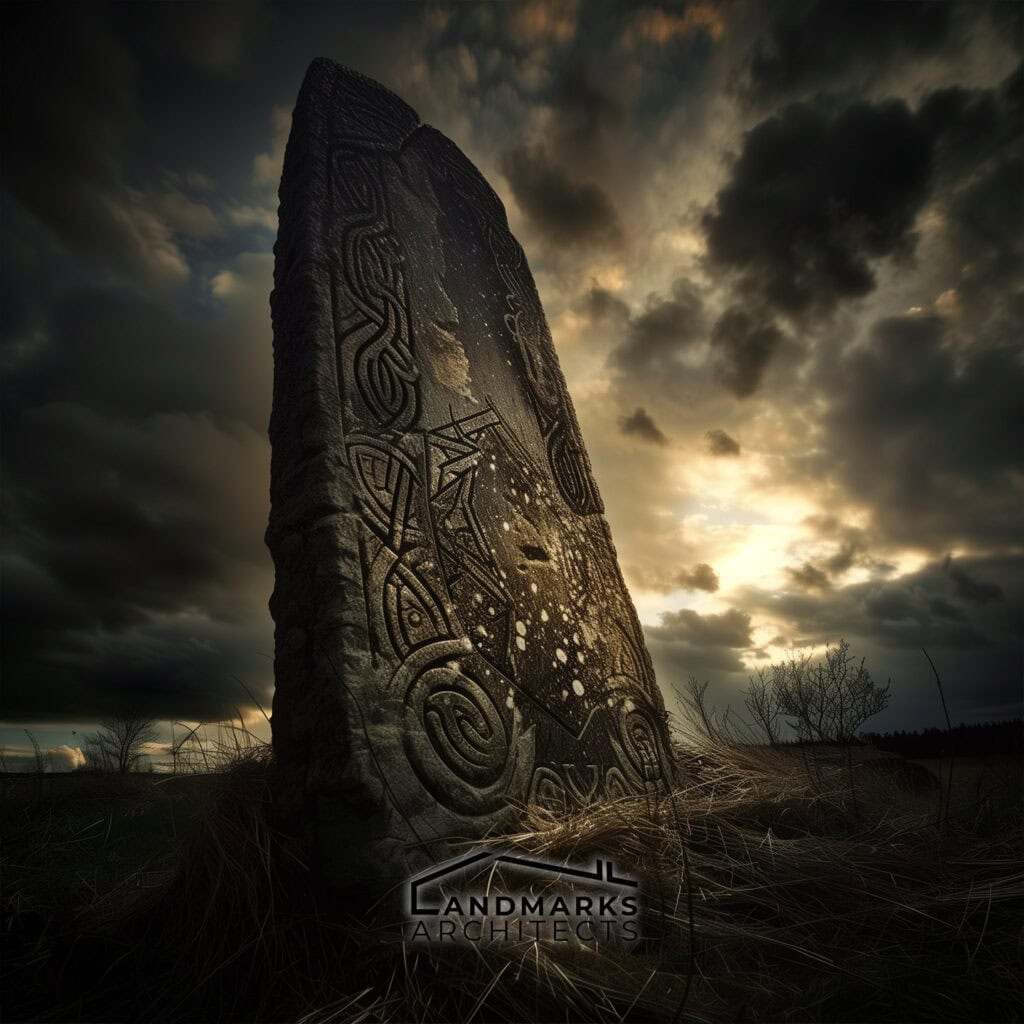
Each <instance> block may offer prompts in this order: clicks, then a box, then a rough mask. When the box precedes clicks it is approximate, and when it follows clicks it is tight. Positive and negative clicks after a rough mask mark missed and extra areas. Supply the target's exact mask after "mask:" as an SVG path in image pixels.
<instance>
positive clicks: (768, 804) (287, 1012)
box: [0, 747, 1024, 1022]
mask: <svg viewBox="0 0 1024 1024" xmlns="http://www.w3.org/2000/svg"><path fill="white" fill-rule="evenodd" d="M686 760H687V763H688V765H689V772H688V776H687V781H686V783H685V785H684V786H683V787H682V788H681V789H680V790H679V791H678V792H677V793H676V794H675V795H674V796H673V798H672V799H671V800H663V801H660V802H653V803H652V802H647V801H643V800H632V801H622V802H619V803H616V804H611V805H607V806H605V807H602V808H598V809H595V810H592V811H591V812H589V813H588V814H586V815H582V816H579V817H577V818H571V819H567V820H566V819H562V820H557V821H556V820H553V819H552V818H549V817H544V816H543V815H541V814H539V813H537V814H534V815H533V816H532V817H529V818H528V819H527V820H526V821H525V823H524V829H523V832H522V834H520V835H517V836H512V837H505V838H504V839H503V840H502V843H503V845H505V846H517V847H520V848H522V849H525V850H531V851H533V852H535V853H541V852H543V853H545V854H547V855H549V856H550V855H555V856H560V857H565V856H568V855H577V856H580V857H582V856H583V855H584V854H588V853H593V852H594V851H598V852H600V853H604V854H607V855H610V856H612V857H614V859H615V863H616V864H617V865H621V866H622V867H623V868H626V869H629V870H631V871H633V872H634V873H635V874H637V875H638V876H639V877H641V878H643V879H644V880H645V885H646V886H647V889H648V891H649V892H650V893H651V894H653V896H652V899H651V901H650V906H651V911H650V914H649V919H648V922H647V925H646V927H647V928H648V934H649V935H652V936H656V941H653V942H648V943H645V944H643V945H642V946H641V947H640V948H639V950H638V951H635V952H632V953H625V952H622V951H617V950H609V949H602V950H601V951H600V952H592V951H586V950H579V949H574V948H571V947H568V948H555V947H553V946H551V945H550V944H547V945H545V944H539V945H538V944H536V943H524V944H521V945H518V946H517V945H511V946H505V947H502V948H500V949H491V950H480V951H478V950H474V949H469V950H467V949H453V948H451V947H450V946H448V947H440V946H427V947H423V946H418V947H416V948H413V947H412V946H410V945H408V944H406V943H403V941H402V938H401V934H400V933H399V932H398V931H397V930H396V929H394V928H388V927H374V928H367V927H366V925H365V923H364V922H363V921H361V920H359V919H357V918H353V917H351V916H346V914H345V912H344V911H342V910H341V909H340V908H338V907H336V906H332V904H331V899H330V896H329V895H328V894H326V893H323V892H320V891H318V890H317V888H316V886H315V885H314V884H313V882H312V881H311V879H310V875H309V872H307V871H306V870H305V865H304V863H303V859H302V855H301V852H300V851H299V850H297V849H296V848H294V846H293V845H292V844H291V843H290V841H289V840H287V839H286V838H285V837H282V836H280V835H278V834H277V833H276V832H275V831H274V830H273V828H271V827H269V825H268V821H269V820H270V819H271V817H272V816H271V815H270V814H269V813H268V807H269V804H268V800H269V797H268V790H267V786H266V781H267V776H268V764H267V760H266V757H265V756H261V755H258V754H256V755H251V756H248V757H246V758H245V759H243V760H242V761H241V762H240V763H238V764H236V765H235V766H234V767H233V768H231V769H230V770H227V771H222V772H217V773H209V774H204V775H195V776H176V777H168V776H159V775H137V776H132V777H128V778H126V779H123V780H122V779H117V778H115V777H109V776H101V775H88V774H83V773H76V774H69V775H45V776H36V775H6V776H0V799H2V804H0V815H2V821H0V824H2V833H3V837H4V847H3V861H2V869H3V875H2V897H3V902H2V910H3V921H2V925H3V932H2V936H3V939H2V941H3V946H2V956H3V964H2V966H3V979H2V986H0V990H2V999H3V1006H2V1010H3V1019H4V1020H5V1021H18V1020H89V1021H92V1020H96V1021H99V1020H104V1021H108V1020H109V1021H121V1020H124V1021H138V1020H161V1021H163V1020H167V1021H193V1020H288V1021H298V1020H308V1021H324V1022H327V1021H332V1022H335V1021H336V1022H342V1021H352V1022H356V1021H366V1022H372V1021H381V1022H383V1021H458V1020H474V1021H484V1020H501V1021H519V1020H532V1021H549V1020H550V1021H556V1020H557V1021H589V1020H594V1021H626V1020H629V1021H649V1020H659V1021H661V1020H663V1021H674V1020H687V1021H704V1020H707V1021H734V1020H748V1021H754V1020H780V1021H818V1020H821V1021H826V1020H827V1021H882V1020H886V1021H979V1020H987V1021H1011V1020H1020V1019H1022V1016H1024V1015H1022V1004H1021V993H1022V990H1021V978H1022V977H1024V964H1022V962H1021V956H1022V947H1024V932H1022V924H1024V854H1022V838H1021V837H1022V823H1024V817H1022V807H1021V800H1022V785H1021V764H1020V762H1019V760H1018V759H1016V758H1006V757H1003V758H990V759H985V758H981V759H978V758H973V759H970V760H967V761H961V762H958V764H957V770H956V772H955V774H954V784H953V788H952V791H951V792H950V793H948V794H946V793H944V791H943V788H941V787H940V786H939V783H938V772H937V771H936V770H935V769H936V767H937V766H936V765H932V764H931V763H923V764H918V765H914V764H909V763H907V762H903V761H902V760H900V759H896V760H893V759H889V758H886V759H881V760H884V763H878V764H873V763H871V762H870V759H865V760H859V761H857V762H856V763H854V764H853V765H852V771H851V766H850V765H845V764H842V763H840V762H839V761H836V760H835V759H834V758H832V759H830V758H824V759H815V758H813V757H810V758H809V757H808V756H807V755H806V752H794V751H776V752H772V751H765V750H752V749H749V748H723V747H717V748H708V749H704V750H699V751H698V750H696V749H691V750H689V751H688V752H687V754H686ZM943 777H944V776H943ZM851 778H852V782H853V786H852V790H851ZM947 795H948V797H949V800H948V804H949V807H948V814H947V812H946V810H945V804H946V801H945V799H944V797H945V796H947Z"/></svg>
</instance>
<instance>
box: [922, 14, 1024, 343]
mask: <svg viewBox="0 0 1024 1024" xmlns="http://www.w3.org/2000/svg"><path fill="white" fill-rule="evenodd" d="M1022 11H1024V8H1022ZM918 116H919V120H920V121H921V123H922V125H924V126H925V128H926V130H927V131H928V132H929V133H930V134H931V136H932V137H933V138H934V139H935V147H936V163H937V178H938V180H939V183H940V186H945V190H944V193H943V196H942V205H943V207H944V209H945V212H946V216H947V222H948V231H949V239H950V243H951V249H952V250H953V251H954V252H955V253H956V255H957V257H958V260H959V264H960V268H961V275H960V281H959V284H958V293H959V297H960V300H961V301H962V302H965V303H966V304H967V305H968V307H969V311H970V313H971V314H972V315H973V316H977V317H980V318H982V319H987V318H988V317H989V316H990V315H991V314H992V312H993V310H994V311H996V312H997V313H998V312H1000V311H1006V310H1011V311H1012V313H1013V315H1014V316H1015V317H1016V320H1017V323H1018V324H1019V323H1020V319H1021V314H1022V306H1024V231H1021V225H1022V224H1024V189H1022V188H1021V182H1022V181H1024V132H1022V131H1021V125H1022V124H1024V64H1021V65H1018V67H1017V69H1016V70H1015V71H1014V72H1013V73H1012V74H1011V75H1009V76H1008V77H1007V79H1006V80H1005V81H1004V82H1003V83H1001V85H1000V86H999V87H998V88H995V89H962V88H956V87H952V88H948V89H942V90H938V91H936V92H934V93H932V94H931V95H930V96H929V97H928V98H927V99H926V100H925V102H924V103H923V104H922V106H921V110H920V112H919V115H918ZM1014 303H1015V304H1016V309H1013V306H1014Z"/></svg>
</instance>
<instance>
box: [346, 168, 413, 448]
mask: <svg viewBox="0 0 1024 1024" xmlns="http://www.w3.org/2000/svg"><path fill="white" fill-rule="evenodd" d="M380 159H381V158H380V157H376V156H373V155H370V154H367V153H363V152H360V151H358V150H354V149H349V148H337V149H335V150H334V152H333V153H332V159H331V187H332V190H333V197H332V198H333V203H332V211H333V213H334V216H335V218H336V221H335V224H334V234H335V236H336V243H335V244H336V252H337V253H338V255H339V257H340V259H339V270H340V273H339V274H338V275H337V276H336V278H335V281H336V285H337V287H338V288H339V289H341V290H342V291H343V292H344V294H343V295H336V296H335V299H334V304H335V314H336V332H337V345H338V382H339V386H340V387H341V398H342V401H343V402H344V401H345V399H346V397H347V392H348V390H349V387H350V386H351V384H354V385H355V391H356V392H357V393H358V395H359V397H360V399H361V401H362V406H363V411H364V413H365V414H368V415H369V417H370V418H371V421H372V422H373V423H374V425H376V426H380V427H384V428H391V429H394V430H407V429H408V428H409V427H410V426H412V425H413V424H414V423H415V422H416V419H417V416H418V413H419V394H418V390H417V383H418V381H419V368H418V367H417V365H416V361H415V359H414V357H413V353H414V347H415V346H414V341H413V335H412V318H411V316H410V314H409V291H408V287H407V285H406V280H405V271H404V262H405V257H404V255H403V251H402V245H401V242H400V240H399V237H398V235H397V233H396V232H395V229H394V226H393V224H392V223H391V212H390V208H389V204H388V202H387V196H386V195H385V190H384V180H383V174H382V172H381V167H380Z"/></svg>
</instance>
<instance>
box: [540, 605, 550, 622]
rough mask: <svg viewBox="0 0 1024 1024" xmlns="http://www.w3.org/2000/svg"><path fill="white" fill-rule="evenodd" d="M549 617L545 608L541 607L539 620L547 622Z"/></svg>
mask: <svg viewBox="0 0 1024 1024" xmlns="http://www.w3.org/2000/svg"><path fill="white" fill-rule="evenodd" d="M550 618H551V616H550V615H548V610H547V608H541V610H540V621H541V622H547V621H548V619H550Z"/></svg>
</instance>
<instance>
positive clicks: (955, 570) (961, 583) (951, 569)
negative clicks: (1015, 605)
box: [945, 558, 1005, 604]
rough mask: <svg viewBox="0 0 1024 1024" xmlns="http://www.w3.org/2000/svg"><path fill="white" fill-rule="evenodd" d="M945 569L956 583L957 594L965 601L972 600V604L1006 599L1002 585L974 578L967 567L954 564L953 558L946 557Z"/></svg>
mask: <svg viewBox="0 0 1024 1024" xmlns="http://www.w3.org/2000/svg"><path fill="white" fill-rule="evenodd" d="M945 569H946V572H948V573H949V578H950V579H951V580H952V581H953V583H954V584H955V585H956V592H957V595H958V596H959V597H962V598H963V599H964V600H965V601H970V602H971V603H972V604H988V603H989V602H990V601H1002V600H1004V599H1005V595H1004V594H1003V589H1002V587H999V586H997V585H996V584H995V583H986V582H984V581H983V580H976V579H974V578H973V577H972V576H971V575H970V574H969V573H968V572H967V571H966V570H965V569H961V568H960V566H958V565H954V564H953V561H952V559H949V558H947V559H946V562H945Z"/></svg>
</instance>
